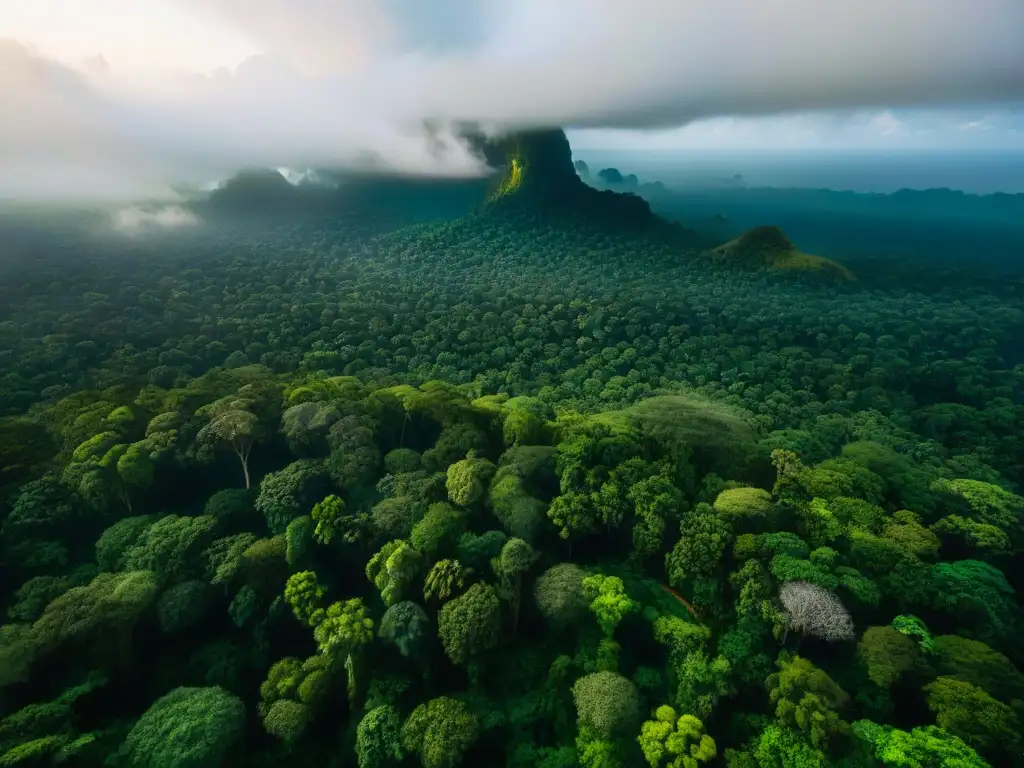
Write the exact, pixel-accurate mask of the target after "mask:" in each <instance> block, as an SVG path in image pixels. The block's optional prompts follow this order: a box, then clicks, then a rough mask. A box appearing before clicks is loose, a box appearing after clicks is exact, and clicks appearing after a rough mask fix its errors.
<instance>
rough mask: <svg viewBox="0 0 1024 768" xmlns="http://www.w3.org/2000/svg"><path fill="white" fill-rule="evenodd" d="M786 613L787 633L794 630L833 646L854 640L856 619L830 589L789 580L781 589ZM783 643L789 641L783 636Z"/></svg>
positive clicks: (780, 594) (780, 598)
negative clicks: (838, 642) (840, 642)
mask: <svg viewBox="0 0 1024 768" xmlns="http://www.w3.org/2000/svg"><path fill="white" fill-rule="evenodd" d="M779 601H780V602H781V603H782V607H783V608H784V609H785V611H786V618H787V620H788V621H787V624H786V634H789V630H791V629H792V630H795V631H797V632H800V633H801V634H803V635H811V636H812V637H820V638H821V639H822V640H826V641H828V642H830V643H834V642H837V641H839V640H853V638H854V632H853V619H851V618H850V614H849V612H847V610H846V607H845V606H844V605H843V603H842V601H841V600H840V599H839V598H838V597H836V596H835V595H834V594H832V593H831V592H829V591H828V590H827V589H823V588H822V587H819V586H818V585H817V584H811V583H810V582H807V581H789V582H786V583H785V584H783V585H782V588H781V589H780V590H779ZM782 642H786V635H783V637H782Z"/></svg>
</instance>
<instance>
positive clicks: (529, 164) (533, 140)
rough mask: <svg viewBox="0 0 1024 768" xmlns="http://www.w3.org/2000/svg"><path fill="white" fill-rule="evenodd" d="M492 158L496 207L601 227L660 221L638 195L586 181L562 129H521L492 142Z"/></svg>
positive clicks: (488, 150)
mask: <svg viewBox="0 0 1024 768" xmlns="http://www.w3.org/2000/svg"><path fill="white" fill-rule="evenodd" d="M484 156H485V157H486V158H487V160H488V162H489V163H490V164H491V165H492V166H493V167H496V168H499V169H501V176H500V181H498V182H497V184H496V185H495V187H494V189H493V191H492V192H491V194H490V195H489V197H488V205H489V206H491V207H492V208H493V209H494V210H497V211H526V210H529V211H531V212H535V213H538V214H548V215H551V216H554V217H559V218H565V217H567V216H569V217H573V218H579V219H585V220H587V221H588V222H590V223H595V224H600V225H601V226H609V225H610V226H616V227H629V228H633V227H643V226H648V225H651V224H654V223H656V222H658V221H660V220H658V219H657V217H656V216H654V214H652V213H651V209H650V206H649V205H648V204H647V202H646V201H645V200H643V199H641V198H639V197H637V196H636V195H627V194H619V193H617V192H608V191H599V190H596V189H594V188H593V187H591V186H589V185H588V184H586V183H584V182H583V180H582V179H580V177H579V174H577V172H576V167H575V165H573V161H572V149H571V147H570V146H569V140H568V138H566V135H565V132H564V131H562V130H561V129H557V128H556V129H551V130H534V131H522V132H519V133H515V134H511V135H509V136H507V137H504V138H502V139H499V140H497V141H495V142H491V143H490V146H488V147H487V148H485V150H484Z"/></svg>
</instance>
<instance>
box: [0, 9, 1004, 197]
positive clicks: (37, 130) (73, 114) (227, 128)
mask: <svg viewBox="0 0 1024 768" xmlns="http://www.w3.org/2000/svg"><path fill="white" fill-rule="evenodd" d="M0 94H2V95H3V98H4V104H5V112H6V113H7V114H8V115H13V116H14V119H13V120H9V119H6V115H5V120H4V121H0V194H5V193H6V194H8V195H10V194H12V192H11V190H12V189H16V190H20V192H21V193H23V194H30V193H33V190H34V191H35V193H38V194H48V190H51V189H52V188H54V187H56V188H59V189H61V190H64V191H67V190H68V189H72V188H74V189H79V188H80V189H82V190H90V191H93V192H96V191H99V192H100V193H102V194H116V193H124V194H134V193H138V192H142V191H149V190H152V189H154V188H156V187H158V186H160V185H161V184H166V183H168V182H170V181H177V180H192V181H201V180H204V179H208V178H209V177H211V176H214V177H216V176H220V175H223V174H226V173H230V172H231V171H232V170H233V169H236V168H238V167H242V166H246V165H264V166H280V165H284V166H291V167H305V166H317V165H319V166H339V165H346V164H354V163H357V162H360V161H361V160H363V159H365V158H366V157H367V156H369V155H374V156H378V157H379V156H383V157H385V158H387V160H388V162H390V163H391V164H392V165H394V166H396V167H398V168H401V169H403V170H417V171H423V172H438V171H441V172H446V173H470V172H474V171H476V170H478V166H477V164H476V163H475V161H474V159H473V158H472V157H471V156H470V155H469V154H468V153H467V152H465V151H464V150H463V149H462V148H461V147H460V146H459V145H458V143H457V142H454V141H450V140H448V141H446V145H447V146H448V149H447V151H444V152H441V153H438V152H437V151H436V145H434V144H432V143H431V142H429V141H426V140H425V138H424V132H423V129H422V125H423V121H424V120H425V119H430V120H432V121H434V123H435V124H438V125H442V126H443V125H444V124H445V121H448V120H477V121H482V122H483V123H484V124H486V125H493V126H496V127H517V126H531V125H538V126H539V125H564V126H568V127H569V133H570V138H571V139H572V140H573V142H574V144H575V145H576V146H579V147H591V148H595V147H605V148H622V147H652V148H658V149H674V148H680V149H721V150H742V149H786V150H794V149H807V150H811V149H843V148H881V149H886V148H888V149H904V148H991V149H1012V148H1017V149H1024V120H1022V115H1024V111H1022V110H1021V108H1020V105H1022V104H1024V2H1022V0H900V1H899V2H893V0H773V2H763V0H675V2H666V0H558V2H552V0H429V2H424V0H331V1H328V0H0ZM441 136H442V139H445V136H446V134H445V131H444V129H443V128H442V129H441Z"/></svg>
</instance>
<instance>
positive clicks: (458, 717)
mask: <svg viewBox="0 0 1024 768" xmlns="http://www.w3.org/2000/svg"><path fill="white" fill-rule="evenodd" d="M478 729H479V723H478V721H477V718H476V717H475V716H474V715H473V714H472V712H471V711H470V710H469V708H468V707H467V706H466V705H465V704H464V703H463V702H461V701H459V700H457V699H452V698H449V697H448V696H441V697H439V698H436V699H431V700H430V701H428V702H427V703H426V704H420V705H419V706H418V707H416V709H414V710H413V712H412V714H411V715H410V716H409V719H408V720H406V721H405V724H404V725H403V726H402V745H403V746H404V747H405V749H406V750H408V751H409V752H413V753H415V754H417V755H419V758H420V762H421V763H422V765H423V768H454V767H455V766H457V765H458V764H459V762H460V760H461V759H462V755H463V754H464V753H465V751H466V750H467V749H469V747H470V746H471V745H472V744H473V742H474V741H476V738H477V733H478Z"/></svg>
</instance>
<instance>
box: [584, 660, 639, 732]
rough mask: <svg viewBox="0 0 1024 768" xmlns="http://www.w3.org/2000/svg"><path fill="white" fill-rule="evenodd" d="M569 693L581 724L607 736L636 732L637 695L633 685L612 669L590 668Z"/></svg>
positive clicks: (637, 721)
mask: <svg viewBox="0 0 1024 768" xmlns="http://www.w3.org/2000/svg"><path fill="white" fill-rule="evenodd" d="M572 697H573V701H574V702H575V703H576V717H577V719H578V720H579V723H580V726H581V727H585V728H591V729H593V730H594V731H595V732H596V733H598V734H600V735H601V737H604V738H610V737H612V736H615V735H624V734H628V733H630V732H634V733H635V732H636V729H637V728H638V727H639V724H640V697H639V694H638V693H637V690H636V686H635V685H634V684H633V681H632V680H629V679H627V678H625V677H622V676H621V675H617V674H615V673H614V672H593V673H591V674H589V675H585V676H583V677H581V678H580V679H579V680H577V681H576V682H575V683H573V686H572Z"/></svg>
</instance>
